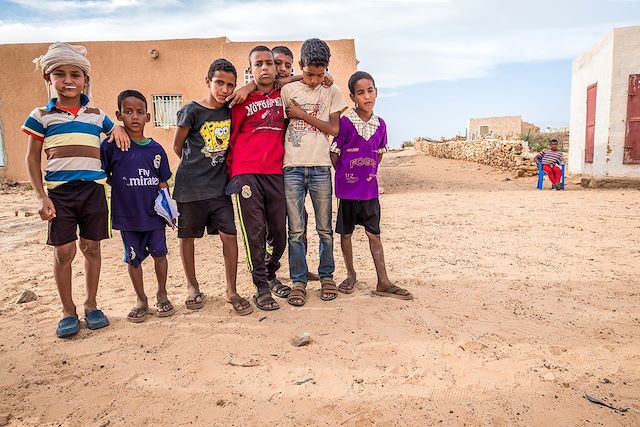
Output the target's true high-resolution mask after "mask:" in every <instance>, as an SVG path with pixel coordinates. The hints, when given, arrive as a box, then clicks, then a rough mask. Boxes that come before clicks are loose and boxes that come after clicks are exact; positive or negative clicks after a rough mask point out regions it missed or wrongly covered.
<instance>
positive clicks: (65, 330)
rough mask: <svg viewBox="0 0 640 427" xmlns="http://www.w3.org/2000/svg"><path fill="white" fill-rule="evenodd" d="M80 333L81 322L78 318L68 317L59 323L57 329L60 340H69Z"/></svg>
mask: <svg viewBox="0 0 640 427" xmlns="http://www.w3.org/2000/svg"><path fill="white" fill-rule="evenodd" d="M78 332H80V321H79V320H78V317H77V316H67V317H65V318H64V319H62V320H61V321H60V322H58V327H57V328H56V336H57V337H58V338H67V337H70V336H73V335H75V334H77V333H78Z"/></svg>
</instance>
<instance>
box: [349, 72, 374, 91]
mask: <svg viewBox="0 0 640 427" xmlns="http://www.w3.org/2000/svg"><path fill="white" fill-rule="evenodd" d="M362 79H366V80H371V83H373V87H376V81H375V80H373V77H371V74H369V73H367V72H366V71H356V72H355V73H353V74H352V75H351V77H349V83H348V84H347V86H349V92H351V94H352V95H355V87H356V83H357V82H358V80H362Z"/></svg>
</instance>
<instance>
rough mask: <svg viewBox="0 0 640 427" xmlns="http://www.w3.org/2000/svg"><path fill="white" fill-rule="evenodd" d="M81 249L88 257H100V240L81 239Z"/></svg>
mask: <svg viewBox="0 0 640 427" xmlns="http://www.w3.org/2000/svg"><path fill="white" fill-rule="evenodd" d="M80 250H81V251H82V254H83V255H84V256H85V257H87V258H99V257H100V242H99V241H96V240H86V239H80Z"/></svg>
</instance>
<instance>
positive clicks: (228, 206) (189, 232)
mask: <svg viewBox="0 0 640 427" xmlns="http://www.w3.org/2000/svg"><path fill="white" fill-rule="evenodd" d="M178 212H179V213H180V216H179V217H178V237H179V238H181V239H188V238H192V237H195V238H200V237H202V236H203V235H204V228H205V227H206V228H207V234H218V232H222V233H224V234H236V223H235V222H234V219H233V203H231V197H230V196H218V197H212V198H211V199H206V200H197V201H195V202H184V203H180V202H178Z"/></svg>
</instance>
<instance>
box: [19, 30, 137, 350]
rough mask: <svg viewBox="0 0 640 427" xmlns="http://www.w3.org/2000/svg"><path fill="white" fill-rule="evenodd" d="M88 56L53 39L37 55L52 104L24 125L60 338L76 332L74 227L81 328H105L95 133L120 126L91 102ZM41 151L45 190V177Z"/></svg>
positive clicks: (105, 229)
mask: <svg viewBox="0 0 640 427" xmlns="http://www.w3.org/2000/svg"><path fill="white" fill-rule="evenodd" d="M86 53H87V50H86V49H85V48H84V47H82V46H71V45H69V44H67V43H60V42H57V43H54V44H52V45H51V46H49V50H48V51H47V53H45V54H44V55H42V56H40V57H39V58H36V59H35V60H34V62H35V63H36V66H37V67H40V68H41V69H42V72H43V78H44V80H45V82H46V84H47V92H48V94H49V102H48V103H47V105H46V106H44V107H39V108H36V109H34V110H33V111H32V112H31V114H30V115H29V117H28V118H27V120H26V121H25V123H24V125H23V126H22V130H23V131H24V132H25V133H26V134H27V135H28V136H29V139H28V144H29V146H28V149H27V158H26V164H27V170H28V172H29V178H30V179H31V185H32V186H33V189H34V190H35V192H36V196H37V198H38V201H39V204H40V206H39V214H40V217H41V218H42V219H43V220H45V221H48V222H49V224H48V238H47V244H49V245H52V246H53V247H54V277H55V280H56V285H57V287H58V293H59V295H60V300H61V302H62V311H63V318H62V320H61V321H60V322H59V324H58V328H57V330H56V335H57V336H58V337H60V338H64V337H68V336H71V335H75V334H77V333H78V332H79V330H80V323H79V321H78V315H77V313H76V306H75V304H74V302H73V298H72V290H71V277H72V274H71V262H72V261H73V258H74V257H75V254H76V240H77V239H78V238H77V236H76V230H77V228H78V227H79V228H80V243H79V247H80V250H81V251H82V253H83V255H84V257H85V277H86V287H87V296H86V300H85V302H84V310H85V321H86V325H87V327H88V328H89V329H98V328H102V327H105V326H107V325H109V320H108V319H107V317H106V316H105V315H104V313H103V312H102V311H101V310H99V309H98V308H97V302H96V295H97V291H98V280H99V276H100V264H101V256H100V240H102V239H107V238H109V237H110V235H111V227H110V224H109V212H108V207H107V199H106V196H105V191H104V183H105V182H106V175H105V172H104V170H103V169H102V164H101V162H100V134H101V133H104V134H111V133H112V132H113V133H114V134H115V133H117V132H124V130H122V129H121V128H120V127H119V126H115V125H114V123H113V122H112V121H111V119H109V117H107V116H106V114H105V113H104V112H103V111H102V110H100V109H98V108H95V107H92V106H90V105H89V100H90V98H89V95H90V94H91V90H90V89H91V85H90V83H91V78H90V75H91V64H90V63H89V60H88V59H87V58H86ZM125 134H126V133H125ZM113 136H114V135H112V139H113ZM43 149H44V152H45V154H46V163H45V168H44V169H45V175H44V180H45V181H46V184H47V192H45V190H44V186H43V182H42V170H41V155H42V150H43Z"/></svg>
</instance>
